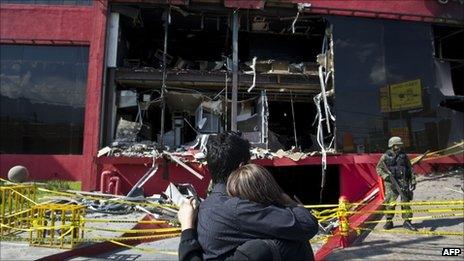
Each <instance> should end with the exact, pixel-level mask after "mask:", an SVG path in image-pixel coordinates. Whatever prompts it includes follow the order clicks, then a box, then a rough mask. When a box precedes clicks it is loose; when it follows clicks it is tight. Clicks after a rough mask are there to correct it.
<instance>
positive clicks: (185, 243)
mask: <svg viewBox="0 0 464 261" xmlns="http://www.w3.org/2000/svg"><path fill="white" fill-rule="evenodd" d="M202 260H203V251H202V249H201V246H200V244H199V243H198V239H197V232H196V231H195V229H192V228H190V229H186V230H184V231H182V234H181V235H180V243H179V261H202Z"/></svg>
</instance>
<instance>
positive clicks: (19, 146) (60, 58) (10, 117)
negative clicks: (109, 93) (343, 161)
mask: <svg viewBox="0 0 464 261" xmlns="http://www.w3.org/2000/svg"><path fill="white" fill-rule="evenodd" d="M88 55H89V49H88V47H83V46H32V45H10V44H2V45H0V59H1V66H0V67H1V70H0V82H1V87H0V94H1V96H0V99H1V100H0V106H1V108H0V139H1V140H0V151H1V153H11V154H82V146H83V130H84V112H85V95H86V91H85V90H86V85H87V65H88Z"/></svg>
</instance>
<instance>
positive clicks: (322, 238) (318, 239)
mask: <svg viewBox="0 0 464 261" xmlns="http://www.w3.org/2000/svg"><path fill="white" fill-rule="evenodd" d="M331 237H333V235H323V236H316V237H314V238H312V239H311V240H309V242H310V243H312V244H314V243H319V242H322V243H324V244H325V243H326V242H327V241H328V240H329V238H331Z"/></svg>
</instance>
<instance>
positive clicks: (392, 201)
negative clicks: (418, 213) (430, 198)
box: [376, 137, 417, 231]
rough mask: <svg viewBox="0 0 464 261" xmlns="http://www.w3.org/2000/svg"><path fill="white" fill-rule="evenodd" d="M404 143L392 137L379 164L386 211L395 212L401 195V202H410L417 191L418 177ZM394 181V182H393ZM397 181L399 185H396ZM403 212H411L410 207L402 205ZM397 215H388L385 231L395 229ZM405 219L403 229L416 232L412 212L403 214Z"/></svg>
mask: <svg viewBox="0 0 464 261" xmlns="http://www.w3.org/2000/svg"><path fill="white" fill-rule="evenodd" d="M402 145H403V142H402V141H401V138H400V137H392V138H390V140H389V141H388V148H389V149H388V150H387V152H386V153H385V154H383V155H382V157H381V158H380V161H379V163H377V168H376V169H377V174H378V175H379V176H380V177H382V179H383V181H384V184H385V202H384V203H386V204H387V205H386V207H385V209H386V210H395V206H396V199H397V198H398V196H400V195H401V202H409V201H411V200H412V198H413V190H415V189H416V177H415V175H414V173H413V172H412V166H411V162H410V161H409V158H408V156H407V155H406V153H404V152H403V150H402ZM392 179H393V180H392ZM395 181H396V183H397V184H395ZM401 209H402V210H403V211H411V207H410V206H408V205H402V206H401ZM394 215H395V214H387V215H386V218H387V222H386V223H385V225H384V229H392V228H393V221H392V219H393V217H394ZM402 217H403V219H404V224H403V227H404V228H406V229H409V230H414V231H416V230H417V229H416V228H415V227H414V226H413V225H412V224H411V218H412V212H405V213H402Z"/></svg>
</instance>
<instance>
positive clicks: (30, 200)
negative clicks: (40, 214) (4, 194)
mask: <svg viewBox="0 0 464 261" xmlns="http://www.w3.org/2000/svg"><path fill="white" fill-rule="evenodd" d="M11 191H12V192H13V193H16V194H18V195H19V196H20V197H22V198H24V199H25V200H27V201H29V202H31V203H32V204H34V205H37V203H36V202H35V201H33V200H32V199H30V198H28V197H26V196H25V195H23V194H21V193H19V192H18V191H16V190H14V189H12V190H11Z"/></svg>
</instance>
